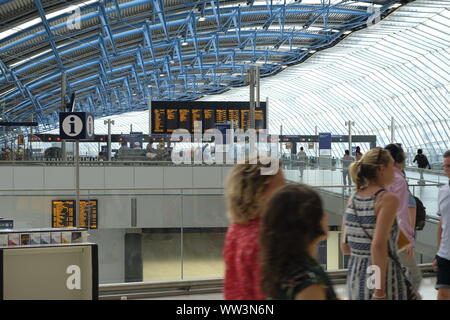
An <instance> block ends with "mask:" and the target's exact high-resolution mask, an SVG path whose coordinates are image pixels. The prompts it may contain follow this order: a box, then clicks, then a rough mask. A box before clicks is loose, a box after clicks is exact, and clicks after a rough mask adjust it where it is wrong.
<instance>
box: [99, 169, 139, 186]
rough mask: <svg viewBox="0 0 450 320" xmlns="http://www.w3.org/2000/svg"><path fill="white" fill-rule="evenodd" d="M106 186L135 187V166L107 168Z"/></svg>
mask: <svg viewBox="0 0 450 320" xmlns="http://www.w3.org/2000/svg"><path fill="white" fill-rule="evenodd" d="M105 188H107V189H115V188H130V189H131V188H134V167H124V168H122V167H112V168H105Z"/></svg>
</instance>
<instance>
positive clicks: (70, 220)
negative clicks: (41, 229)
mask: <svg viewBox="0 0 450 320" xmlns="http://www.w3.org/2000/svg"><path fill="white" fill-rule="evenodd" d="M74 226H75V201H73V200H53V201H52V228H68V227H74Z"/></svg>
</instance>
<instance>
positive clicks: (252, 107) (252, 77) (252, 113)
mask: <svg viewBox="0 0 450 320" xmlns="http://www.w3.org/2000/svg"><path fill="white" fill-rule="evenodd" d="M255 78H256V77H255V69H254V68H250V69H249V70H248V79H249V84H250V127H249V128H250V129H255Z"/></svg>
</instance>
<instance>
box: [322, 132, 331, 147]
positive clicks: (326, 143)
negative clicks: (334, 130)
mask: <svg viewBox="0 0 450 320" xmlns="http://www.w3.org/2000/svg"><path fill="white" fill-rule="evenodd" d="M323 149H325V150H331V133H330V132H319V150H323Z"/></svg>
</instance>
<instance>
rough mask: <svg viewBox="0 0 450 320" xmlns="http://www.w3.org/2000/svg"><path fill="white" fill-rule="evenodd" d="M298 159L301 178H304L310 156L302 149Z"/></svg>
mask: <svg viewBox="0 0 450 320" xmlns="http://www.w3.org/2000/svg"><path fill="white" fill-rule="evenodd" d="M297 159H298V169H299V170H300V178H303V171H304V170H305V167H306V162H307V160H308V156H307V155H306V152H305V151H304V150H303V147H300V151H299V152H298V154H297Z"/></svg>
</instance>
